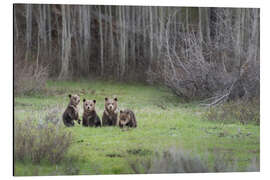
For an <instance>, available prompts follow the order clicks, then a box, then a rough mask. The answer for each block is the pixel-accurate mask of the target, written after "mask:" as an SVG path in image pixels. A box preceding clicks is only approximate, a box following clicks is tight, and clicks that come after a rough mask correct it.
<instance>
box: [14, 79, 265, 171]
mask: <svg viewBox="0 0 270 180" xmlns="http://www.w3.org/2000/svg"><path fill="white" fill-rule="evenodd" d="M69 93H77V94H80V97H81V100H82V99H83V98H86V99H96V100H97V105H96V110H97V113H98V115H99V116H100V118H101V116H102V113H103V109H104V98H105V97H106V96H108V97H111V96H113V95H116V96H117V97H118V101H119V103H118V106H119V108H120V109H122V108H130V109H132V110H133V111H134V112H135V115H136V118H137V121H138V127H137V128H136V129H130V130H121V129H119V128H118V127H102V128H85V127H82V126H80V125H78V124H76V126H75V127H73V128H71V131H72V134H73V143H72V146H71V148H70V149H69V151H68V153H67V154H66V156H65V157H66V158H65V160H63V161H62V162H61V163H59V164H57V165H51V164H49V163H48V162H41V163H40V164H38V165H37V164H32V163H31V162H20V161H16V162H15V175H62V174H119V173H134V172H133V171H132V169H131V168H130V167H129V166H128V162H127V160H128V159H148V158H151V157H152V156H154V155H155V153H156V152H162V151H164V150H167V149H168V148H170V147H174V146H175V147H181V148H183V149H185V150H186V151H188V152H191V153H194V154H199V155H201V156H203V155H205V154H208V155H209V158H208V161H209V163H213V158H214V154H215V153H216V152H218V153H222V154H225V155H226V158H227V160H228V161H233V160H235V159H236V160H237V162H238V167H239V169H238V170H239V171H244V170H245V169H246V166H247V165H248V163H249V162H250V161H251V160H252V159H253V158H257V159H259V156H260V138H259V134H260V133H259V132H260V129H259V126H256V125H250V124H249V125H241V124H240V123H232V124H224V125H222V124H220V123H218V122H212V121H206V120H204V119H203V117H202V114H203V112H205V110H206V109H204V108H203V107H200V106H199V105H198V104H197V103H196V102H193V103H184V102H183V101H182V100H181V99H180V98H179V97H177V96H175V95H174V94H172V93H171V92H170V91H169V90H168V89H167V88H164V87H158V86H149V85H143V84H137V83H119V82H114V81H93V80H92V81H78V82H70V81H65V82H62V81H61V82H59V81H56V82H54V81H50V82H48V83H47V87H46V91H44V92H42V93H40V94H33V95H31V96H19V97H15V100H14V101H15V108H14V110H15V119H16V118H21V119H23V118H27V117H29V116H34V117H36V118H37V119H42V117H44V116H45V115H46V110H48V109H52V108H55V107H57V108H58V109H60V112H61V113H62V112H63V111H64V109H65V107H66V106H67V104H68V101H69V99H68V94H69ZM79 109H80V116H81V115H82V112H83V108H82V103H80V105H79ZM59 117H61V114H59ZM239 130H240V132H241V133H239Z"/></svg>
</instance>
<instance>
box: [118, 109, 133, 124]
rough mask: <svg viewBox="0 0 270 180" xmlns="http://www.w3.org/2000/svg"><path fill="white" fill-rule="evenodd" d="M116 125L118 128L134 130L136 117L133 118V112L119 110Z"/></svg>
mask: <svg viewBox="0 0 270 180" xmlns="http://www.w3.org/2000/svg"><path fill="white" fill-rule="evenodd" d="M118 124H119V127H120V128H123V127H124V126H127V127H131V128H136V127H137V121H136V117H135V114H134V113H133V111H131V110H129V109H125V110H120V115H119V122H118Z"/></svg>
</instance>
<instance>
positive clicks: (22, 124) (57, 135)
mask: <svg viewBox="0 0 270 180" xmlns="http://www.w3.org/2000/svg"><path fill="white" fill-rule="evenodd" d="M41 122H43V123H40V122H37V121H34V120H33V119H31V118H27V119H26V120H19V119H16V118H15V128H14V134H15V135H14V158H15V160H20V161H24V160H30V161H32V162H33V163H39V162H40V161H41V160H48V161H49V162H51V163H58V162H59V161H61V160H62V159H63V157H64V155H65V153H66V152H67V150H68V148H69V146H70V145H71V141H72V136H71V133H70V131H68V130H67V129H66V128H64V126H62V124H59V125H55V124H53V123H52V122H50V121H48V120H47V121H45V120H44V121H41Z"/></svg>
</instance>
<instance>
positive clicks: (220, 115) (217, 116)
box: [204, 98, 260, 125]
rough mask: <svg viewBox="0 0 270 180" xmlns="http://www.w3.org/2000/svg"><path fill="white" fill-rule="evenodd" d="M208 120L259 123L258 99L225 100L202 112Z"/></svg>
mask: <svg viewBox="0 0 270 180" xmlns="http://www.w3.org/2000/svg"><path fill="white" fill-rule="evenodd" d="M204 117H205V118H206V119H207V120H210V121H220V122H223V123H226V122H240V123H242V124H247V123H254V124H257V125H259V124H260V100H259V98H254V99H252V100H249V101H238V102H232V101H231V102H227V103H225V104H223V105H220V106H217V107H210V108H209V110H208V111H206V112H205V113H204Z"/></svg>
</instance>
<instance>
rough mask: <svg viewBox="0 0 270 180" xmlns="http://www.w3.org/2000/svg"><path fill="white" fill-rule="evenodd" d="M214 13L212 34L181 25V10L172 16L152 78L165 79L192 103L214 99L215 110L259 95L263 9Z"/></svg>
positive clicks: (228, 10) (171, 14)
mask: <svg viewBox="0 0 270 180" xmlns="http://www.w3.org/2000/svg"><path fill="white" fill-rule="evenodd" d="M213 9H214V12H215V15H214V16H215V20H212V19H210V20H209V19H208V17H207V20H208V21H210V25H209V27H208V29H209V30H207V31H206V32H205V29H204V28H203V27H202V26H200V25H198V26H196V25H192V26H191V25H190V27H188V28H187V26H189V25H186V24H181V23H175V21H176V20H177V14H178V11H175V12H173V13H170V15H169V17H168V19H167V21H166V26H165V28H164V30H163V37H164V38H163V41H162V42H161V43H162V45H161V46H162V48H161V52H162V56H161V58H160V60H159V61H161V62H159V61H157V62H156V63H159V64H160V65H158V67H159V68H157V69H155V68H152V70H153V71H154V72H151V73H148V78H149V79H150V80H151V81H153V80H155V79H158V80H159V79H163V82H164V84H165V85H167V86H168V87H169V88H170V89H172V91H173V92H174V93H175V94H176V95H178V96H180V97H183V98H185V99H186V100H192V99H194V98H196V99H204V98H209V97H212V98H213V99H212V101H211V102H210V103H208V105H210V106H212V105H216V104H220V103H222V102H224V101H227V100H236V99H239V98H243V97H246V98H252V97H254V96H258V95H259V86H260V83H259V81H260V76H259V71H260V68H259V64H260V62H259V51H258V50H259V40H258V39H259V10H258V9H248V10H246V9H237V10H234V9H227V8H213ZM213 9H210V10H211V12H212V11H213ZM243 12H245V15H243ZM202 18H203V16H202V17H201V16H200V17H199V22H200V21H201V20H202ZM246 22H247V23H246ZM175 28H177V29H178V31H175ZM212 31H213V32H212ZM205 34H209V35H208V36H209V37H208V36H206V35H205ZM156 38H158V37H156ZM161 64H162V65H161Z"/></svg>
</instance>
